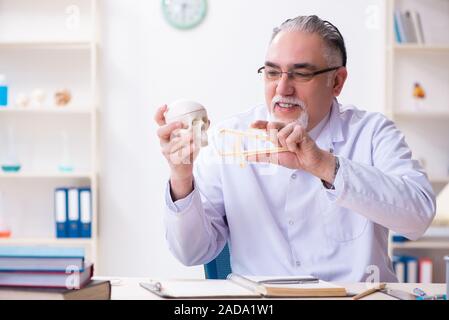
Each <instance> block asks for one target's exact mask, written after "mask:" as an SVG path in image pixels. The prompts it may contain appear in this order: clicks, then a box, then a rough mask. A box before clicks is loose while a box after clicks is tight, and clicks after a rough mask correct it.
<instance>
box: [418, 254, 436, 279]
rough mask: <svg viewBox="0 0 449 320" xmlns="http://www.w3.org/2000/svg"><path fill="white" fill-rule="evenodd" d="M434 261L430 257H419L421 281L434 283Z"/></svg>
mask: <svg viewBox="0 0 449 320" xmlns="http://www.w3.org/2000/svg"><path fill="white" fill-rule="evenodd" d="M432 269H433V262H432V260H431V259H429V258H421V259H419V282H420V283H432Z"/></svg>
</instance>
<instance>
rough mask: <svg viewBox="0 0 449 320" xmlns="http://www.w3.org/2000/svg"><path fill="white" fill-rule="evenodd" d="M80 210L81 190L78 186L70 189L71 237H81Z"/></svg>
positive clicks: (69, 226) (69, 214) (69, 220)
mask: <svg viewBox="0 0 449 320" xmlns="http://www.w3.org/2000/svg"><path fill="white" fill-rule="evenodd" d="M79 216H80V211H79V191H78V189H77V188H70V189H69V190H68V217H67V222H68V229H67V230H68V236H69V238H79V235H80V232H79V231H80V228H79V224H80V217H79Z"/></svg>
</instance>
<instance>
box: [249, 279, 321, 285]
mask: <svg viewBox="0 0 449 320" xmlns="http://www.w3.org/2000/svg"><path fill="white" fill-rule="evenodd" d="M258 282H259V284H307V283H318V282H319V279H317V278H279V279H267V280H261V281H258Z"/></svg>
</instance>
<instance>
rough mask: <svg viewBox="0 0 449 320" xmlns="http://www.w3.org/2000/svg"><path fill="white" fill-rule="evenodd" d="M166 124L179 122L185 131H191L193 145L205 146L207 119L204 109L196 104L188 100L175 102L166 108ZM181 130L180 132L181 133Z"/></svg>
mask: <svg viewBox="0 0 449 320" xmlns="http://www.w3.org/2000/svg"><path fill="white" fill-rule="evenodd" d="M165 120H166V122H167V123H171V122H175V121H181V122H182V123H183V124H184V126H186V127H187V129H183V130H185V131H186V132H190V131H193V141H194V143H195V145H201V146H202V147H205V146H207V133H206V130H207V129H208V128H209V119H208V117H207V112H206V109H205V108H204V107H203V106H202V105H201V104H200V103H198V102H195V101H189V100H176V101H174V102H172V103H170V104H169V105H168V106H167V111H166V113H165ZM183 130H181V131H183Z"/></svg>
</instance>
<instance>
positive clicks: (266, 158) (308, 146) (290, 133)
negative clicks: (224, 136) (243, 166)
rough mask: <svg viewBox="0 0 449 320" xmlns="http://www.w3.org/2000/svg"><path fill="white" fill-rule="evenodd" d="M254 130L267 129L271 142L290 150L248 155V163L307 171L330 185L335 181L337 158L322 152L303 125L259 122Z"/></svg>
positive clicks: (254, 126) (254, 125) (255, 123)
mask: <svg viewBox="0 0 449 320" xmlns="http://www.w3.org/2000/svg"><path fill="white" fill-rule="evenodd" d="M251 127H253V128H257V129H264V130H266V132H267V134H268V135H269V137H270V139H271V140H272V141H276V142H277V144H278V146H279V147H285V148H287V149H288V151H286V152H278V153H271V154H258V155H254V156H249V157H248V158H247V159H248V161H253V162H267V163H273V164H277V165H281V166H283V167H287V168H289V169H297V170H304V171H307V172H309V173H311V174H313V175H314V176H316V177H318V178H320V179H322V180H324V181H327V182H329V183H331V184H332V183H333V182H334V171H335V157H334V155H333V154H331V153H330V152H327V151H325V150H322V149H320V148H319V147H318V146H317V144H316V143H315V141H314V140H313V139H312V138H310V136H309V135H308V133H307V132H306V130H305V129H304V128H303V127H302V126H301V125H299V124H297V123H296V122H291V123H289V124H284V123H281V122H268V121H262V120H259V121H256V122H254V123H253V124H252V125H251Z"/></svg>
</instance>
